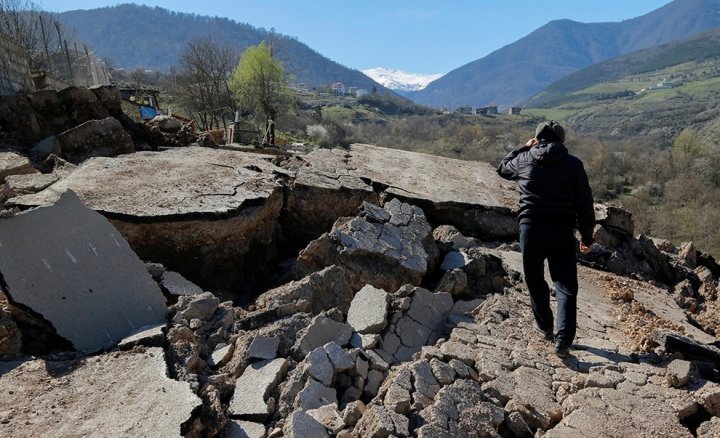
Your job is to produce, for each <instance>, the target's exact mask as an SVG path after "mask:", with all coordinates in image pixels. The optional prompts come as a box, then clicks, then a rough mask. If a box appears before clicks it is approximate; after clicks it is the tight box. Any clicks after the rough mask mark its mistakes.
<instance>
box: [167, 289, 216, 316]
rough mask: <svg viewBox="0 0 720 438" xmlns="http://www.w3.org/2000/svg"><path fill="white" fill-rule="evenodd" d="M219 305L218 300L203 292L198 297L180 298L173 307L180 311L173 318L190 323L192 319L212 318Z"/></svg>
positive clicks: (210, 293) (209, 293)
mask: <svg viewBox="0 0 720 438" xmlns="http://www.w3.org/2000/svg"><path fill="white" fill-rule="evenodd" d="M219 305H220V299H219V298H218V297H216V296H215V295H213V294H212V292H204V293H201V294H199V295H188V296H182V297H180V299H179V300H178V303H177V304H176V305H175V307H176V308H178V309H180V310H179V311H178V312H177V314H176V315H175V318H180V319H184V320H186V321H191V320H193V319H199V320H201V321H202V320H206V319H208V318H210V317H211V316H213V314H214V313H215V310H216V309H217V308H218V306H219Z"/></svg>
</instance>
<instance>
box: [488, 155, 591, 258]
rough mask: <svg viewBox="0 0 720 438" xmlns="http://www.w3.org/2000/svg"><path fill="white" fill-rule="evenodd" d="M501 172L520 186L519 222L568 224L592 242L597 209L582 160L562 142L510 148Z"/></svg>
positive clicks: (588, 242) (585, 241) (584, 240)
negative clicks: (570, 152)
mask: <svg viewBox="0 0 720 438" xmlns="http://www.w3.org/2000/svg"><path fill="white" fill-rule="evenodd" d="M497 172H498V174H499V175H500V176H501V177H503V178H505V179H509V180H515V181H517V182H518V186H519V187H520V193H521V194H520V209H519V213H518V218H519V219H520V223H535V222H540V223H551V224H553V223H554V224H567V225H568V226H571V227H577V228H578V230H580V235H581V236H582V241H583V243H584V244H586V245H589V244H590V243H592V242H593V238H592V235H593V229H594V227H595V211H594V209H593V198H592V192H591V190H590V184H589V183H588V178H587V174H586V173H585V168H584V167H583V163H582V161H580V160H579V159H578V158H576V157H574V156H572V155H570V154H568V150H567V149H566V148H565V146H564V145H562V144H561V143H541V144H539V145H537V146H535V147H532V148H530V147H528V146H523V147H521V148H519V149H516V150H514V151H512V152H510V153H509V154H508V155H507V156H506V157H505V158H504V159H503V160H502V161H501V162H500V165H499V166H498V168H497Z"/></svg>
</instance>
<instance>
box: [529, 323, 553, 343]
mask: <svg viewBox="0 0 720 438" xmlns="http://www.w3.org/2000/svg"><path fill="white" fill-rule="evenodd" d="M533 330H535V331H536V332H538V333H540V334H541V335H542V337H543V338H544V339H545V340H546V341H552V339H553V334H552V330H545V329H544V328H542V327H540V326H539V325H538V323H537V321H533Z"/></svg>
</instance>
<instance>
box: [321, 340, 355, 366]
mask: <svg viewBox="0 0 720 438" xmlns="http://www.w3.org/2000/svg"><path fill="white" fill-rule="evenodd" d="M323 348H324V349H325V352H326V353H327V356H328V358H329V359H330V362H331V363H332V366H333V369H334V370H335V372H336V373H339V372H343V371H347V370H349V369H351V368H352V367H354V366H355V361H354V360H353V358H352V357H350V355H349V354H348V353H347V352H346V351H345V350H343V349H342V347H340V346H339V345H338V344H336V343H335V342H329V343H327V344H325V346H324V347H323Z"/></svg>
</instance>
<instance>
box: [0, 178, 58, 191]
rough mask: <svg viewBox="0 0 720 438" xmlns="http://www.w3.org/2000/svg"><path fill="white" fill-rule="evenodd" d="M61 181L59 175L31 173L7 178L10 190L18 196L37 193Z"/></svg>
mask: <svg viewBox="0 0 720 438" xmlns="http://www.w3.org/2000/svg"><path fill="white" fill-rule="evenodd" d="M59 179H60V175H58V174H57V173H30V174H26V175H10V176H8V177H7V178H5V182H7V185H8V188H9V189H10V190H12V192H13V193H15V194H16V195H23V194H28V193H37V192H39V191H41V190H45V189H46V188H48V187H49V186H50V185H52V184H54V183H55V182H57V181H58V180H59Z"/></svg>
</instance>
